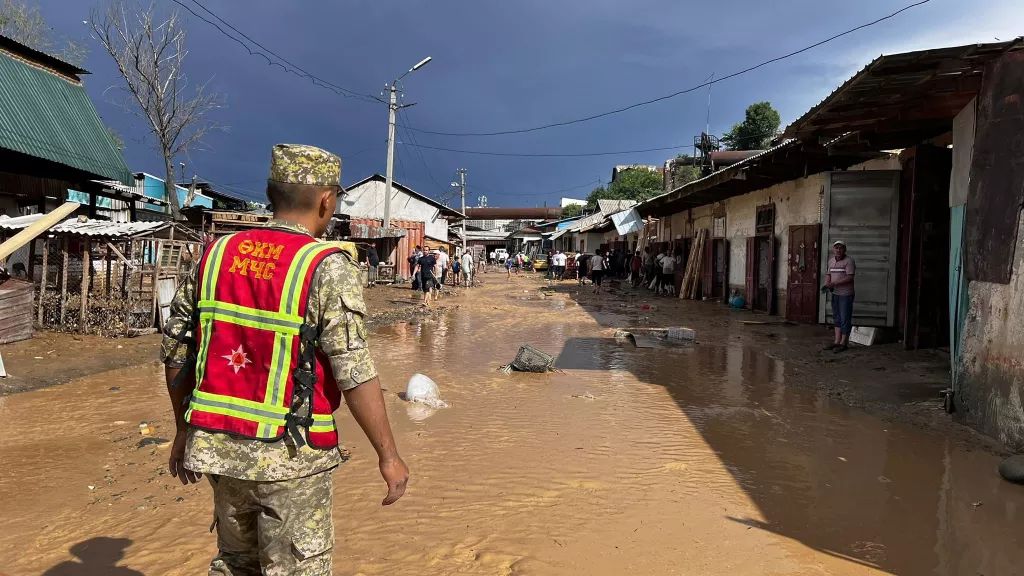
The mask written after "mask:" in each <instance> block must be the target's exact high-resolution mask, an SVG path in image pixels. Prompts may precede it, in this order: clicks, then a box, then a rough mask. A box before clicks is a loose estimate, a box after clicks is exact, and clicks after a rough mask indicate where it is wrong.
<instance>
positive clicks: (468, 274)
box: [461, 252, 474, 287]
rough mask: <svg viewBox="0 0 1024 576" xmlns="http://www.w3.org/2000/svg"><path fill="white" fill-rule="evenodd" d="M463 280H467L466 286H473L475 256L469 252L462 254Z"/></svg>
mask: <svg viewBox="0 0 1024 576" xmlns="http://www.w3.org/2000/svg"><path fill="white" fill-rule="evenodd" d="M461 264H462V279H463V280H465V281H466V282H465V283H466V286H467V287H468V286H472V285H473V272H474V270H473V255H472V254H471V253H469V252H463V253H462V262H461Z"/></svg>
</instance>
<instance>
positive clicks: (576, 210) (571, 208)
mask: <svg viewBox="0 0 1024 576" xmlns="http://www.w3.org/2000/svg"><path fill="white" fill-rule="evenodd" d="M580 214H583V206H580V205H579V204H569V205H568V206H566V207H565V208H562V218H572V217H573V216H579V215H580Z"/></svg>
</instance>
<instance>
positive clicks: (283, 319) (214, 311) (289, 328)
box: [199, 300, 302, 335]
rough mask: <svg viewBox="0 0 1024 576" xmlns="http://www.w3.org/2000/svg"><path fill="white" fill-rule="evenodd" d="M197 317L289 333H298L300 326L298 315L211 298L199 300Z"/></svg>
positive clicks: (300, 321)
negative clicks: (288, 314)
mask: <svg viewBox="0 0 1024 576" xmlns="http://www.w3.org/2000/svg"><path fill="white" fill-rule="evenodd" d="M199 317H200V318H209V319H212V320H219V321H221V322H229V323H231V324H238V325H239V326H247V327H249V328H256V329H258V330H267V331H271V332H278V333H281V334H291V335H296V334H298V333H299V328H301V327H302V318H299V317H298V316H287V315H285V314H281V313H279V312H270V311H267V310H260V309H258V308H248V307H246V306H238V305H236V304H228V303H226V302H217V301H213V300H204V301H201V302H199Z"/></svg>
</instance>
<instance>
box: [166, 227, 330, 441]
mask: <svg viewBox="0 0 1024 576" xmlns="http://www.w3.org/2000/svg"><path fill="white" fill-rule="evenodd" d="M338 252H340V250H339V249H338V248H337V247H335V246H332V245H330V244H326V243H323V242H319V241H317V240H314V239H313V238H311V237H310V236H308V235H306V234H301V233H298V232H289V231H286V230H280V229H274V228H263V229H255V230H249V231H246V232H240V233H238V234H232V235H230V236H225V237H223V238H221V239H219V240H217V241H216V242H215V243H214V244H213V245H212V246H211V247H210V249H209V250H207V251H206V253H205V254H204V255H203V258H202V260H201V261H200V265H199V276H198V281H199V284H198V285H197V286H196V292H197V295H198V298H197V299H198V303H197V307H196V310H197V315H198V323H197V324H198V327H197V330H196V341H197V342H198V343H199V350H198V354H197V359H196V388H195V390H194V391H193V393H192V399H191V401H190V403H189V408H188V411H187V412H186V414H185V420H186V421H187V422H188V423H189V424H190V425H192V426H195V427H197V428H200V429H203V430H209V431H213V432H224V433H227V434H232V435H235V436H241V437H244V438H255V439H258V440H264V441H267V442H272V441H275V440H280V439H281V438H283V437H284V436H285V434H286V433H291V435H292V436H293V438H295V440H296V442H297V444H299V445H301V443H302V442H303V441H304V440H305V441H308V443H309V444H310V445H312V446H314V447H317V448H324V449H327V448H333V447H335V446H337V445H338V431H337V428H335V425H334V416H333V413H334V411H335V410H336V409H337V408H338V406H339V405H340V403H341V393H340V392H339V391H338V388H337V386H333V385H328V386H325V385H324V383H325V382H333V381H334V380H333V379H334V375H333V373H332V371H331V367H330V363H329V362H328V361H327V358H326V357H325V356H324V355H323V353H322V352H320V351H319V350H317V349H316V347H315V344H314V342H315V339H316V334H315V332H313V330H315V327H313V326H308V325H306V324H305V318H306V308H307V306H308V298H309V288H310V283H311V281H312V278H313V274H314V272H315V271H316V268H317V266H318V265H319V264H320V263H321V262H322V261H323V260H324V258H327V257H328V256H330V255H331V254H335V253H338ZM304 326H306V327H305V328H304ZM303 339H306V340H307V345H306V347H305V348H303V349H302V350H305V357H300V341H302V340H303ZM314 374H315V380H313V379H312V375H314ZM300 397H305V398H307V399H311V402H312V406H313V410H312V414H294V413H292V409H293V405H294V404H295V403H296V401H297V399H298V398H300ZM308 403H309V402H308V401H307V402H306V404H307V405H308ZM303 412H305V410H303ZM302 429H304V430H302ZM303 432H304V433H305V438H303V436H302V433H303Z"/></svg>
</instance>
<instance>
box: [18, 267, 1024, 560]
mask: <svg viewBox="0 0 1024 576" xmlns="http://www.w3.org/2000/svg"><path fill="white" fill-rule="evenodd" d="M492 278H493V279H492ZM487 280H488V281H489V284H488V285H487V286H485V287H483V288H480V289H477V290H474V291H471V293H469V294H468V295H463V296H459V297H458V299H459V303H460V304H461V306H460V308H459V309H458V310H455V311H453V312H450V313H448V314H447V315H443V316H440V317H439V318H437V319H434V320H426V321H422V322H420V323H418V324H409V323H404V324H398V325H395V326H390V327H383V328H380V329H378V330H377V331H376V332H375V335H374V337H373V339H372V340H371V346H372V348H373V355H374V357H375V359H376V361H377V365H378V369H379V371H380V373H381V378H382V382H383V383H384V385H385V386H386V387H387V388H388V390H387V392H386V393H385V395H386V399H387V403H388V409H389V412H390V414H391V418H392V422H393V425H394V427H395V433H396V435H397V440H398V442H399V446H400V448H401V451H402V455H403V456H404V457H405V459H406V461H407V462H408V464H409V466H410V468H411V471H412V481H411V484H410V488H409V491H408V493H407V494H406V496H405V498H404V499H403V500H401V501H400V502H399V503H398V504H397V505H395V506H393V507H390V508H386V509H385V508H381V507H380V505H379V503H380V499H381V498H382V497H383V495H384V492H385V490H384V484H383V482H382V481H381V480H380V478H379V475H378V473H377V469H376V459H375V457H374V454H373V450H372V449H371V448H370V446H369V444H368V443H367V442H366V441H365V439H364V438H363V437H362V434H361V433H360V432H359V430H358V428H357V426H356V425H355V424H354V422H353V420H352V418H351V416H350V415H349V414H348V412H347V410H346V409H345V408H344V407H343V408H342V409H341V410H340V411H339V412H338V413H337V415H336V418H337V419H338V421H339V423H340V424H341V427H342V442H343V444H344V445H345V447H346V448H348V449H350V450H351V455H352V458H351V460H350V461H349V462H348V463H347V464H345V465H344V466H342V467H341V469H339V470H338V471H336V472H335V510H334V521H335V530H336V547H335V553H334V571H335V574H342V575H356V574H365V575H373V574H398V575H402V574H408V575H421V574H438V575H440V574H480V575H492V574H565V575H569V574H592V575H618V574H737V575H763V574H778V575H798V574H799V575H804V574H837V575H843V574H942V575H947V574H948V575H957V574H984V575H989V576H991V575H1003V574H1015V573H1020V565H1021V563H1022V562H1024V546H1022V545H1024V542H1022V540H1024V536H1021V531H1020V529H1019V527H1020V524H1021V521H1022V520H1024V488H1022V487H1020V486H1014V485H1011V484H1008V483H1006V482H1004V481H1002V480H1001V479H1000V478H999V476H998V474H997V473H996V466H997V465H998V462H999V458H998V457H997V456H995V455H993V454H991V453H990V452H989V451H987V450H983V449H976V448H973V447H972V445H971V444H970V443H968V442H964V441H962V440H961V439H959V438H951V437H949V436H947V435H945V434H942V433H940V432H938V431H934V430H927V429H923V428H920V427H916V426H910V425H906V424H900V423H896V422H892V421H889V420H883V419H880V418H878V417H875V416H871V415H869V414H868V413H866V412H864V411H862V410H859V409H856V408H850V407H848V406H847V405H846V404H844V403H842V402H841V401H839V400H836V399H834V398H832V397H830V396H829V395H828V394H826V393H824V392H823V391H821V390H819V389H817V388H815V387H808V386H790V385H787V381H788V380H789V379H791V378H796V377H797V376H795V370H796V368H797V367H796V366H795V365H793V364H791V363H788V362H786V361H785V360H780V359H778V358H777V357H775V356H774V355H768V354H766V353H764V352H763V351H762V350H760V349H757V348H754V347H751V346H748V345H746V344H744V342H743V341H741V340H737V339H736V338H734V337H733V335H732V334H731V333H730V332H729V329H728V328H722V327H718V328H716V329H715V330H708V331H707V332H703V331H702V329H703V327H702V325H701V324H697V323H689V322H688V321H687V320H686V317H685V316H679V317H677V318H676V323H677V324H686V325H689V326H691V327H693V328H695V329H697V331H698V342H697V343H694V344H687V345H681V346H677V347H656V348H650V349H638V348H635V347H633V346H632V345H630V344H623V343H620V342H616V340H615V339H614V338H613V337H612V334H613V332H614V329H613V327H614V326H628V325H630V324H631V323H633V322H636V321H637V314H636V313H634V312H630V311H628V310H627V309H621V308H616V307H612V306H605V307H603V308H601V311H600V312H597V311H596V310H598V308H597V307H593V306H591V304H592V303H593V302H594V299H593V297H592V296H590V295H583V296H581V298H582V300H580V302H579V303H578V302H577V301H576V299H575V295H574V294H573V292H574V290H572V289H570V288H569V286H568V285H567V286H565V288H564V289H563V290H560V292H559V293H555V294H549V295H547V296H541V295H540V294H541V293H540V292H539V291H538V288H539V287H540V286H541V283H540V282H539V281H537V280H536V279H533V278H525V277H520V278H515V279H513V280H512V281H511V282H506V281H505V280H504V278H501V279H500V280H499V279H498V278H497V277H495V275H491V276H490V277H487ZM605 298H610V297H609V296H605ZM580 304H583V305H580ZM653 321H657V319H656V318H655V319H654V320H653ZM523 343H529V344H532V345H533V346H535V347H537V348H539V349H541V350H544V351H546V352H548V353H550V354H553V355H558V356H559V361H558V366H559V367H560V368H561V369H562V371H560V372H555V373H551V374H545V375H537V374H511V375H505V374H502V373H501V372H499V371H498V370H497V369H498V368H499V367H500V366H501V365H502V364H505V363H507V362H509V361H510V360H511V359H512V358H513V357H514V356H515V353H516V350H517V349H518V347H519V346H520V344H523ZM153 355H154V357H155V355H156V351H155V350H154V351H153ZM800 368H801V369H803V368H802V367H800ZM9 369H12V370H13V367H10V366H9ZM837 369H840V368H837ZM416 372H421V373H423V374H426V375H428V376H430V377H431V378H433V379H434V380H436V381H437V382H438V384H439V386H440V388H441V394H442V397H443V399H444V400H445V401H446V402H448V403H449V404H450V407H449V408H447V409H442V410H438V411H436V412H434V411H431V410H430V409H427V408H424V407H422V406H420V405H410V404H406V403H405V402H403V401H401V400H400V399H399V398H398V397H397V393H398V392H400V391H402V390H404V387H405V382H406V381H407V380H408V378H409V376H411V375H412V374H413V373H416ZM876 374H878V376H877V377H876V378H878V379H883V380H884V379H885V378H887V377H888V376H887V375H885V374H883V373H876ZM801 377H803V376H801ZM856 384H857V382H853V383H852V384H851V385H853V386H856ZM0 419H2V421H3V422H4V424H3V426H4V434H3V435H2V437H0V453H2V457H3V462H4V466H3V468H2V469H0V501H2V502H3V503H4V512H5V520H4V523H3V524H4V530H3V531H0V574H3V575H4V576H14V575H18V576H21V575H34V574H47V575H63V574H75V575H97V576H98V575H108V574H109V575H122V574H123V575H137V574H146V575H149V576H161V575H178V574H180V575H186V574H188V575H194V574H203V573H205V569H206V565H207V563H208V562H209V559H210V558H211V557H212V555H213V554H214V553H215V550H216V543H215V538H214V537H213V536H212V535H211V534H209V532H208V530H209V527H210V523H211V520H212V517H211V509H212V507H211V501H210V490H209V486H208V485H207V484H206V483H201V484H200V485H198V486H193V487H189V488H183V487H181V486H180V485H178V484H177V482H176V481H173V479H171V478H169V477H168V475H167V474H166V472H165V471H164V468H165V466H166V454H167V449H166V446H162V445H161V443H160V441H159V439H160V438H169V437H170V436H171V435H173V429H172V423H171V418H170V414H169V410H168V405H167V396H166V392H165V391H164V384H163V379H162V368H161V367H160V366H159V365H157V364H156V363H155V362H154V363H150V364H146V365H144V366H141V367H138V368H130V369H120V370H115V371H111V372H106V373H102V374H99V375H96V376H91V377H87V378H84V379H79V380H75V381H72V382H70V383H67V384H63V385H60V386H54V387H51V388H47V389H42V390H37V391H32V392H25V393H20V394H13V395H9V396H5V397H0ZM142 421H146V422H149V423H150V424H151V425H152V427H153V429H154V433H153V434H152V435H149V436H142V435H140V433H139V423H140V422H142ZM115 566H116V567H115Z"/></svg>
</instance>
